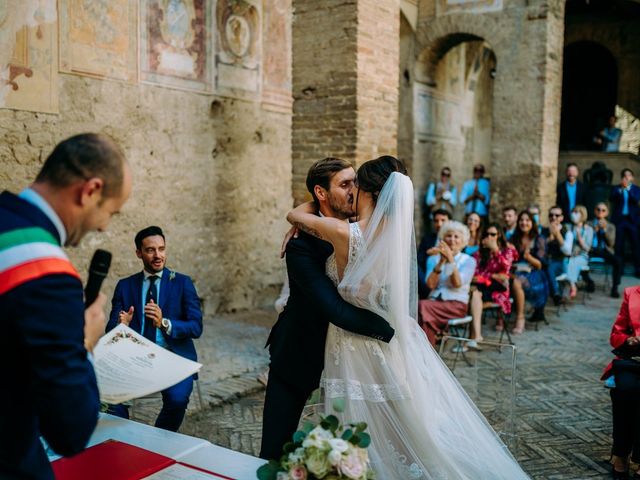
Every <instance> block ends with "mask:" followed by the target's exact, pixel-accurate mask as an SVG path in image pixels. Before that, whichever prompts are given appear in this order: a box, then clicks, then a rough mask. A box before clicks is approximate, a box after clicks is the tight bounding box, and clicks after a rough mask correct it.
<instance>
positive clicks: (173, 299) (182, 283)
mask: <svg viewBox="0 0 640 480" xmlns="http://www.w3.org/2000/svg"><path fill="white" fill-rule="evenodd" d="M173 274H175V275H173ZM171 277H173V278H171ZM143 280H144V274H143V273H142V272H139V273H136V274H135V275H131V276H130V277H127V278H124V279H122V280H120V281H119V282H118V284H117V285H116V290H115V292H114V293H113V300H111V315H109V322H108V323H107V332H108V331H109V330H111V329H112V328H115V327H116V326H117V325H118V313H119V312H120V311H121V310H125V311H126V310H129V307H131V306H132V305H133V307H134V310H133V318H132V320H131V324H130V325H129V327H131V328H132V329H133V330H135V331H136V332H138V333H139V334H141V335H142V315H143V314H144V312H141V311H140V308H141V307H140V306H141V304H142V281H143ZM158 305H159V306H160V309H161V310H162V316H163V317H164V318H168V319H169V320H170V321H171V335H167V334H166V333H165V332H162V334H163V336H164V338H165V340H166V342H167V345H168V346H169V350H171V351H172V352H174V353H176V354H178V355H180V356H182V357H185V358H188V359H189V360H194V361H195V360H197V358H198V356H197V354H196V348H195V346H194V344H193V339H194V338H198V337H199V336H200V335H201V334H202V312H201V311H200V299H199V298H198V294H197V293H196V289H195V287H194V286H193V282H192V281H191V278H189V277H188V276H187V275H183V274H181V273H177V272H173V271H170V270H169V269H166V268H165V271H164V273H163V274H162V277H161V280H160V298H159V299H158Z"/></svg>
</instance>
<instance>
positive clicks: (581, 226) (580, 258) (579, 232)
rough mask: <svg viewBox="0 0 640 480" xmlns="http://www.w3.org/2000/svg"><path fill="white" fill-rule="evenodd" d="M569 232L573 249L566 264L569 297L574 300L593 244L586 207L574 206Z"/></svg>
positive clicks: (591, 229)
mask: <svg viewBox="0 0 640 480" xmlns="http://www.w3.org/2000/svg"><path fill="white" fill-rule="evenodd" d="M569 228H570V231H572V232H573V239H574V240H573V248H572V249H571V256H570V257H569V261H568V263H567V277H569V297H571V298H575V296H576V293H577V292H578V287H577V282H578V277H579V276H580V273H581V272H582V268H583V267H586V266H587V265H589V251H590V250H591V245H592V244H593V228H591V225H589V224H588V223H587V207H585V206H584V205H576V206H575V207H574V208H573V211H572V212H571V226H570V227H569Z"/></svg>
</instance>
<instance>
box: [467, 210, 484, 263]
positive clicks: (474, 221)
mask: <svg viewBox="0 0 640 480" xmlns="http://www.w3.org/2000/svg"><path fill="white" fill-rule="evenodd" d="M465 223H466V224H467V228H468V229H469V242H468V243H467V246H466V247H464V250H463V252H464V253H466V254H467V255H473V254H474V253H476V252H477V251H478V250H479V249H480V240H481V236H482V231H483V229H484V228H483V225H482V218H480V215H478V214H477V213H470V214H469V215H467V221H466V222H465Z"/></svg>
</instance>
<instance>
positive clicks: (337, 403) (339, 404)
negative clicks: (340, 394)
mask: <svg viewBox="0 0 640 480" xmlns="http://www.w3.org/2000/svg"><path fill="white" fill-rule="evenodd" d="M345 406H346V405H345V400H344V398H336V399H335V400H334V401H333V410H334V411H336V412H338V413H342V412H344V409H345Z"/></svg>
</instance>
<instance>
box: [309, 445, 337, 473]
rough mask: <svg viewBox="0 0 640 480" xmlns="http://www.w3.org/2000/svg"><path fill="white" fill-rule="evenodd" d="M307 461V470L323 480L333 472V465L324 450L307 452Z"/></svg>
mask: <svg viewBox="0 0 640 480" xmlns="http://www.w3.org/2000/svg"><path fill="white" fill-rule="evenodd" d="M306 457H307V459H306V460H305V462H304V463H305V464H306V466H307V470H309V472H310V473H312V474H313V475H315V476H316V477H318V478H323V477H324V476H325V475H326V474H327V473H329V471H330V470H331V464H330V463H329V460H328V458H327V454H326V453H325V452H323V451H322V450H318V449H314V448H312V449H309V450H307V455H306Z"/></svg>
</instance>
